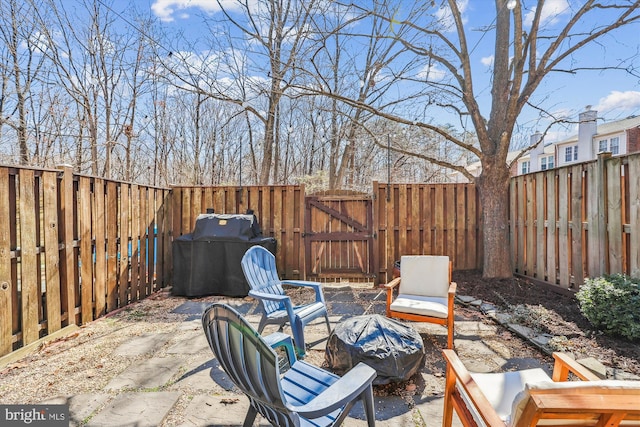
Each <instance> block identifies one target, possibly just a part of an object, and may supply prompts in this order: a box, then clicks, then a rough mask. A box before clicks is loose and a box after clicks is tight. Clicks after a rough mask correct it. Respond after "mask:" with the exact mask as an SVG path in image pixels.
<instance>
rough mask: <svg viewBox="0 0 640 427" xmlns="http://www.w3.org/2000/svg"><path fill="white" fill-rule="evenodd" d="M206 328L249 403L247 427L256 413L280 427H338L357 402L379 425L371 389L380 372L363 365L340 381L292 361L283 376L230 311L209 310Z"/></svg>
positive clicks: (222, 307)
mask: <svg viewBox="0 0 640 427" xmlns="http://www.w3.org/2000/svg"><path fill="white" fill-rule="evenodd" d="M202 326H203V328H204V332H205V334H206V336H207V340H208V342H209V346H210V347H211V350H212V351H213V353H214V354H215V356H216V358H217V359H218V363H220V366H221V367H222V369H224V371H225V372H226V373H227V375H229V378H230V379H231V381H233V383H234V384H235V385H236V387H238V388H239V389H240V390H241V391H242V392H243V393H244V394H246V395H247V397H248V398H249V402H250V404H251V406H250V407H249V411H248V412H247V416H246V417H245V420H244V426H246V427H249V426H251V425H253V422H254V420H255V418H256V415H257V414H258V413H259V414H260V415H262V416H263V417H264V418H265V419H267V420H268V421H269V422H270V423H271V424H272V425H274V426H278V427H281V426H334V425H335V426H339V425H340V424H341V423H342V421H343V420H344V419H345V418H346V417H347V415H348V414H349V411H351V408H352V407H353V405H354V404H355V403H356V402H358V401H362V404H363V408H364V413H365V416H366V418H367V423H368V425H369V426H374V425H375V409H374V403H373V386H372V384H373V380H374V379H375V377H376V371H375V370H374V369H372V368H371V367H369V366H367V365H366V364H364V363H362V362H361V363H359V364H358V365H356V366H355V367H354V368H352V369H351V370H350V371H349V372H347V373H346V374H345V375H344V376H343V377H338V376H337V375H334V374H332V373H331V372H328V371H325V370H324V369H321V368H319V367H317V366H314V365H311V364H309V363H306V362H304V361H301V360H294V361H293V362H292V364H291V368H290V369H289V370H288V371H286V372H285V373H284V375H281V372H280V368H279V363H278V356H277V355H276V353H275V351H274V350H273V349H272V348H271V346H270V345H269V344H267V342H266V341H265V339H264V338H263V337H262V336H261V335H260V334H259V333H258V332H257V331H256V330H255V329H254V328H253V327H252V326H251V324H250V323H249V322H247V321H246V320H245V319H244V318H243V317H242V316H241V315H240V314H239V313H238V312H237V311H236V310H234V309H233V308H232V307H230V306H228V305H226V304H222V303H215V304H213V305H211V306H209V307H208V308H207V309H206V310H205V312H204V314H203V315H202ZM292 353H293V352H292Z"/></svg>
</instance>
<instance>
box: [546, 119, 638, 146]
mask: <svg viewBox="0 0 640 427" xmlns="http://www.w3.org/2000/svg"><path fill="white" fill-rule="evenodd" d="M637 126H640V116H631V117H627V118H626V119H622V120H616V121H613V122H608V123H599V124H598V127H597V131H596V134H595V135H594V137H597V136H598V135H608V134H610V133H616V132H621V131H623V130H626V129H631V128H634V127H637ZM577 141H578V134H575V135H573V136H571V137H569V138H567V139H563V140H562V141H558V142H554V144H555V145H562V144H568V143H571V142H577Z"/></svg>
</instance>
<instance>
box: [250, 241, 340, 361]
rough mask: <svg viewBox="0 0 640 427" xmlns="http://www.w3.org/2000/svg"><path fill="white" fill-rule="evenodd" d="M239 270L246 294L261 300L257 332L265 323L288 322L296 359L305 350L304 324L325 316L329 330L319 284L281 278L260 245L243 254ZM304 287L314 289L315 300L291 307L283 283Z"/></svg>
mask: <svg viewBox="0 0 640 427" xmlns="http://www.w3.org/2000/svg"><path fill="white" fill-rule="evenodd" d="M241 264H242V271H243V272H244V276H245V277H246V279H247V282H249V286H250V287H251V290H250V291H249V295H250V296H252V297H253V298H256V299H257V300H258V301H260V305H261V307H262V311H263V313H262V318H261V319H260V324H259V325H258V332H260V333H262V331H263V329H264V327H265V326H267V325H279V326H280V330H282V328H283V326H284V325H285V323H287V322H288V323H289V325H290V326H291V331H292V334H293V342H294V345H295V348H296V354H297V356H298V357H299V358H302V357H304V355H305V353H306V344H305V340H304V327H305V326H306V325H307V324H309V322H311V321H312V320H314V319H317V318H318V317H320V316H324V318H325V321H326V324H327V330H328V332H329V333H331V325H330V324H329V315H328V313H327V305H326V304H325V300H324V294H323V293H322V285H320V283H317V282H307V281H303V280H280V278H279V277H278V271H277V269H276V258H275V257H274V256H273V254H272V253H271V252H269V251H268V250H267V249H265V248H263V247H262V246H252V247H251V248H249V249H248V250H247V251H246V252H245V254H244V256H243V257H242V261H241ZM283 284H286V285H291V286H305V287H310V288H313V290H314V291H315V301H313V302H310V303H308V304H302V305H298V306H294V305H293V303H292V301H291V298H290V297H288V296H287V295H286V294H285V292H284V289H283V288H282V285H283Z"/></svg>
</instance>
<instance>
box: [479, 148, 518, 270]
mask: <svg viewBox="0 0 640 427" xmlns="http://www.w3.org/2000/svg"><path fill="white" fill-rule="evenodd" d="M509 178H510V173H509V168H508V166H507V165H506V164H503V165H500V164H496V161H495V160H491V161H487V162H483V168H482V173H481V175H480V177H479V178H478V180H477V186H478V191H479V193H480V200H482V228H483V229H482V233H483V253H484V264H483V269H482V275H483V277H485V278H508V277H512V276H513V268H512V262H511V250H510V242H509Z"/></svg>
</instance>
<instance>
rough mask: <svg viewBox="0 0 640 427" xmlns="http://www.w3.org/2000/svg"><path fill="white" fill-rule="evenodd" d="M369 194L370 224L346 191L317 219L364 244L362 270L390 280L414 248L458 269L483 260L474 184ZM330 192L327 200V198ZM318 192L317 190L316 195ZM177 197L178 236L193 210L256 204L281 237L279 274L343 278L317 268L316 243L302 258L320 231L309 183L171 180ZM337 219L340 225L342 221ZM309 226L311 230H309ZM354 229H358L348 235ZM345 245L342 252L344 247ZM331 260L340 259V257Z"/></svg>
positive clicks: (265, 225) (381, 188) (241, 209)
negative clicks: (308, 203)
mask: <svg viewBox="0 0 640 427" xmlns="http://www.w3.org/2000/svg"><path fill="white" fill-rule="evenodd" d="M372 194H373V196H371V195H370V196H367V197H369V198H371V199H372V203H369V204H368V206H370V209H372V213H371V214H372V216H371V217H372V222H373V224H369V222H370V220H369V219H368V218H369V213H367V212H366V211H364V210H363V209H362V208H361V206H363V205H361V204H360V203H358V204H357V206H359V207H358V208H355V207H353V206H352V205H349V204H346V203H344V202H345V200H346V199H348V198H349V196H344V195H342V196H340V197H338V198H336V197H328V196H327V197H328V198H329V199H331V200H329V202H330V203H332V204H333V207H330V206H327V207H326V208H325V211H326V212H329V211H330V210H331V209H333V210H334V211H335V212H334V213H333V215H332V218H331V219H330V220H327V219H326V218H325V217H319V219H318V221H320V222H322V223H323V224H324V223H326V224H325V225H323V230H322V231H323V236H322V237H323V241H328V239H331V234H335V235H336V237H335V238H336V239H337V240H336V242H341V243H342V244H340V245H338V244H336V245H333V247H335V248H342V247H344V246H345V245H344V242H345V240H349V239H350V240H353V241H354V242H355V243H353V244H351V245H348V248H349V249H350V250H351V248H352V247H353V248H358V247H360V249H358V250H352V252H353V258H355V259H356V261H357V263H360V264H363V263H364V264H367V263H368V262H369V261H371V260H369V259H366V260H361V259H359V257H360V258H362V257H365V258H368V257H372V261H371V262H372V264H373V267H371V269H369V268H363V270H365V271H363V277H368V278H369V279H370V280H371V279H372V278H373V280H374V281H376V282H378V283H385V282H386V281H388V280H390V279H391V271H392V268H393V263H394V261H396V260H398V259H400V257H401V256H402V255H411V254H414V255H415V254H433V255H448V256H449V257H450V258H451V259H452V261H453V266H454V269H457V270H465V269H474V268H479V267H480V266H481V265H482V261H481V260H482V250H481V242H482V239H481V238H479V237H478V236H479V233H480V232H481V230H480V213H481V211H480V204H479V202H478V195H477V191H476V188H475V185H474V184H391V185H389V186H388V185H387V184H386V183H378V182H374V183H373V191H372ZM327 197H324V198H323V199H324V200H325V201H327ZM313 199H314V200H316V199H318V197H316V196H314V197H313ZM362 199H363V196H362V195H355V196H353V200H354V201H356V202H361V201H362ZM172 204H173V208H172V212H173V220H172V224H173V236H174V237H177V236H179V235H183V234H186V233H190V232H191V231H192V230H193V228H194V226H195V220H196V217H197V216H198V215H199V214H201V213H204V212H206V211H207V209H209V208H211V209H214V211H215V212H217V213H228V214H235V213H245V212H246V211H247V209H251V210H253V211H254V212H255V214H256V216H257V217H258V221H259V223H260V225H261V227H262V229H263V234H264V235H265V236H269V237H275V238H276V240H277V241H278V251H277V255H276V259H277V264H278V270H279V271H280V273H281V275H282V277H284V278H287V279H297V278H308V277H313V278H314V279H316V278H320V279H323V280H324V279H327V280H331V279H333V280H340V278H341V276H340V275H339V274H337V273H335V274H328V275H327V276H326V277H322V275H318V274H317V273H316V271H315V269H316V268H317V266H318V263H319V262H320V263H323V262H325V261H321V260H318V257H322V256H325V252H326V251H320V250H319V249H318V250H316V249H312V255H313V256H312V257H311V259H310V260H307V259H305V258H308V256H309V255H310V254H306V255H307V257H305V238H306V239H311V240H317V239H318V237H319V235H318V232H317V230H316V229H315V228H314V226H315V223H316V222H318V221H316V220H315V219H313V220H309V218H305V192H304V186H247V187H173V189H172ZM314 204H317V203H315V202H314ZM338 206H339V207H338ZM350 206H351V207H350ZM354 206H356V205H354ZM326 212H325V213H326ZM349 216H351V218H348V217H349ZM338 217H339V218H338ZM350 219H351V221H350ZM305 220H307V221H306V224H305ZM331 224H334V226H331ZM335 224H339V228H337V227H338V226H337V225H335ZM305 225H306V226H307V227H310V229H309V230H305V228H304V227H305ZM360 225H366V227H367V229H368V228H369V226H370V227H371V233H373V237H374V241H373V249H372V250H371V251H369V250H368V249H367V247H366V246H361V245H362V243H360V242H358V240H362V239H364V238H366V236H363V234H366V232H363V231H362V230H360ZM324 228H326V229H324ZM367 232H368V231H367ZM349 233H351V234H353V235H356V236H355V237H349ZM325 246H327V244H325ZM309 247H312V246H309ZM340 252H341V253H342V252H344V251H342V249H341V250H340ZM331 258H335V257H331ZM326 262H327V264H331V263H333V264H335V263H336V260H335V259H332V260H329V261H326ZM325 268H328V267H327V266H325ZM370 270H371V271H372V272H373V274H371V271H370ZM345 277H348V278H349V279H354V277H353V276H349V275H348V274H347V275H345V276H342V278H345Z"/></svg>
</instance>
